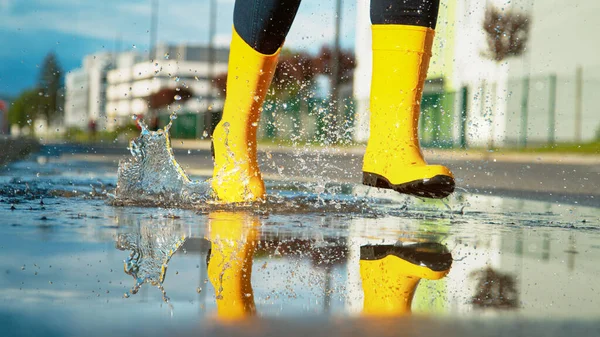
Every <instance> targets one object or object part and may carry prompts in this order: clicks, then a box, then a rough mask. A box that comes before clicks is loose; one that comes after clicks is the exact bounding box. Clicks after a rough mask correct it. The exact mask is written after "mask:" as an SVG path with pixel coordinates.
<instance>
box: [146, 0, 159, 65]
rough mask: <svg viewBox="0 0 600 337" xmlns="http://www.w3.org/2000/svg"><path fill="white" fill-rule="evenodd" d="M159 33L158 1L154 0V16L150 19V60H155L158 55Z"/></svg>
mask: <svg viewBox="0 0 600 337" xmlns="http://www.w3.org/2000/svg"><path fill="white" fill-rule="evenodd" d="M157 31H158V0H152V15H151V18H150V45H149V47H148V60H154V59H155V58H156V55H155V53H154V48H155V47H156V38H157Z"/></svg>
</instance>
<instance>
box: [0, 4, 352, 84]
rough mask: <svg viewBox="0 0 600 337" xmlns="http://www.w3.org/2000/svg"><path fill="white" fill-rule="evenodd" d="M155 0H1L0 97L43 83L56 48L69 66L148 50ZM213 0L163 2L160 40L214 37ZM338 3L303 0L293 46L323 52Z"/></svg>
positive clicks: (345, 29)
mask: <svg viewBox="0 0 600 337" xmlns="http://www.w3.org/2000/svg"><path fill="white" fill-rule="evenodd" d="M217 2H218V15H217V34H216V41H217V43H218V44H219V45H223V46H226V45H227V43H228V42H229V39H230V37H231V23H232V17H233V6H234V0H217ZM150 3H151V0H127V1H123V0H102V1H97V0H27V1H25V0H0V46H1V47H0V95H3V94H4V95H6V94H8V95H16V94H18V93H19V92H20V91H21V90H23V89H26V88H29V87H32V86H34V85H35V83H36V80H37V77H38V72H39V65H40V63H41V62H42V60H43V58H44V56H45V55H46V54H47V53H48V52H49V51H54V52H56V53H57V54H58V58H59V61H60V63H61V65H62V67H63V69H64V70H65V71H70V70H72V69H74V68H77V67H79V66H80V64H81V60H82V58H83V56H84V55H86V54H89V53H94V52H99V51H113V50H115V46H116V45H117V44H116V42H115V41H117V39H120V40H121V41H122V42H121V44H120V45H121V49H122V50H132V49H135V50H138V51H140V52H141V53H145V52H147V49H148V45H149V31H148V30H149V23H150ZM208 3H209V2H208V0H169V1H167V0H160V5H159V8H160V14H159V25H158V40H159V42H169V43H181V42H189V43H195V44H202V43H206V42H207V41H208V20H207V19H206V16H207V12H208ZM334 6H335V2H334V1H320V0H303V2H302V5H301V6H300V10H299V13H298V15H297V17H296V21H295V22H294V25H293V26H292V29H291V31H290V34H289V35H288V38H287V41H286V46H287V47H289V48H293V49H303V50H309V51H316V50H318V49H319V47H320V46H321V45H323V44H326V43H331V42H332V40H333V33H334V26H333V20H334V13H333V11H334ZM342 15H343V21H342V47H344V48H350V47H352V46H353V44H354V21H355V17H356V13H355V1H351V0H345V1H344V10H343V14H342Z"/></svg>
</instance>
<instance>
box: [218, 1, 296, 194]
mask: <svg viewBox="0 0 600 337" xmlns="http://www.w3.org/2000/svg"><path fill="white" fill-rule="evenodd" d="M299 5H300V0H237V1H236V3H235V10H234V16H233V37H232V40H231V46H230V51H229V67H228V74H227V93H226V97H225V106H224V109H223V117H222V119H221V121H220V122H219V124H218V125H217V127H216V128H215V131H214V133H213V137H212V138H213V149H214V160H215V168H214V173H213V181H212V187H213V190H214V192H215V194H216V197H217V198H218V199H219V200H220V201H223V202H246V201H254V200H260V199H263V198H264V196H265V187H264V183H263V180H262V177H261V174H260V170H259V167H258V163H257V161H256V129H257V127H258V122H259V118H260V111H261V109H262V104H263V102H264V98H265V95H266V93H267V90H268V88H269V85H270V84H271V80H272V78H273V74H274V72H275V68H276V66H277V59H278V57H279V52H280V50H281V46H282V45H283V41H284V39H285V37H286V35H287V33H288V31H289V29H290V26H291V25H292V21H293V20H294V17H295V15H296V12H297V10H298V6H299Z"/></svg>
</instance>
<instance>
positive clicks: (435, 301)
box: [0, 148, 600, 336]
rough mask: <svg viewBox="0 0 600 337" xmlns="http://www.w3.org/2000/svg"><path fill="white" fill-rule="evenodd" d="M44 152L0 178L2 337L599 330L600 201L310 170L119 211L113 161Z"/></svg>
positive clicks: (553, 333)
mask: <svg viewBox="0 0 600 337" xmlns="http://www.w3.org/2000/svg"><path fill="white" fill-rule="evenodd" d="M48 150H49V149H45V152H44V153H43V155H40V154H38V155H34V156H32V157H31V158H29V159H28V160H25V161H21V162H16V163H13V164H12V165H10V166H9V167H7V168H4V169H2V170H1V171H0V219H2V220H0V224H1V225H0V231H1V235H0V251H1V252H2V259H1V260H0V261H1V262H0V271H2V277H1V278H0V289H1V290H0V291H2V292H3V294H2V296H1V297H0V298H1V299H2V300H1V301H0V320H1V321H2V323H3V326H4V327H5V328H4V332H5V333H6V335H7V336H10V335H36V336H39V335H40V334H41V335H48V336H62V335H74V336H75V335H77V336H80V335H132V334H133V335H141V334H145V335H165V334H167V335H213V336H219V335H223V336H228V335H248V336H265V335H270V336H281V335H283V334H286V335H290V336H295V335H302V336H304V335H308V334H311V335H314V336H342V335H345V336H354V335H356V336H365V335H366V336H369V335H377V336H381V335H383V336H387V335H390V336H391V335H398V334H400V333H402V334H406V335H431V336H440V335H445V336H459V335H461V336H465V335H467V336H468V335H473V336H501V335H514V336H521V335H522V336H536V335H539V336H560V335H566V334H574V333H575V334H577V335H580V336H597V335H599V334H600V323H598V318H599V317H600V305H598V303H600V292H599V291H598V289H597V288H598V286H597V282H596V280H597V278H598V277H600V265H599V264H598V259H599V258H600V208H599V207H586V206H582V205H576V204H574V203H563V202H559V201H554V202H548V201H540V200H537V201H534V200H527V199H524V198H520V199H513V198H510V197H505V196H502V197H500V196H486V195H477V194H471V193H467V192H459V193H456V194H455V195H454V196H453V197H451V198H450V199H449V200H444V201H425V200H420V199H415V198H410V197H404V196H399V195H396V194H395V193H389V192H385V191H379V190H376V189H373V188H368V187H366V186H362V185H359V184H355V183H352V182H351V181H344V180H343V179H340V180H342V182H328V183H325V182H324V181H326V180H324V179H319V177H317V176H312V178H313V179H304V180H303V181H295V180H294V179H283V178H282V179H275V178H277V177H272V179H271V180H270V181H268V183H267V188H268V190H269V195H270V198H269V201H268V202H267V203H266V204H265V205H261V206H260V207H252V208H245V209H244V208H229V207H216V206H208V205H207V206H206V207H202V208H201V209H196V210H184V209H164V208H143V207H115V206H111V205H110V202H109V200H110V197H109V195H110V194H111V193H112V191H113V190H114V188H115V184H116V180H117V177H116V173H117V167H116V165H115V164H114V163H113V162H112V161H111V160H107V157H106V156H97V155H96V156H94V155H86V156H83V155H79V156H73V155H70V154H68V153H70V152H69V151H65V149H64V148H63V149H60V151H59V150H57V151H56V152H52V151H50V152H48ZM178 159H179V157H178ZM184 165H185V164H184ZM332 170H334V169H332ZM284 171H285V169H284ZM305 176H311V175H310V174H305ZM544 200H547V199H544ZM167 267H168V268H167Z"/></svg>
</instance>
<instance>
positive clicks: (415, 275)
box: [360, 243, 452, 316]
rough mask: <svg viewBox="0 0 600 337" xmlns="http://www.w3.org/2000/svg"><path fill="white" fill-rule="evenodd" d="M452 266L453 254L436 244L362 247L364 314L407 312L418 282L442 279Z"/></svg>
mask: <svg viewBox="0 0 600 337" xmlns="http://www.w3.org/2000/svg"><path fill="white" fill-rule="evenodd" d="M451 265H452V255H451V254H450V253H449V252H448V250H447V249H446V247H445V246H444V245H442V244H439V243H416V244H411V245H402V246H396V245H367V246H362V247H361V248H360V275H361V279H362V287H363V291H364V306H363V313H364V314H366V315H375V316H393V315H402V314H407V313H410V312H411V304H412V299H413V296H414V294H415V291H416V289H417V285H418V284H419V281H420V280H421V279H428V280H438V279H441V278H442V277H444V276H446V274H448V272H449V271H450V266H451Z"/></svg>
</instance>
